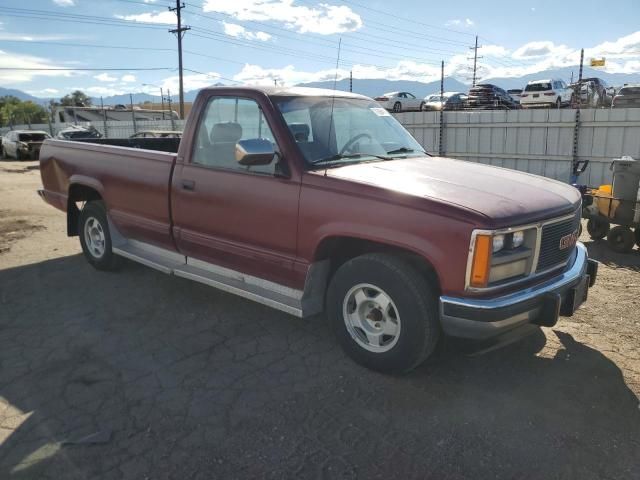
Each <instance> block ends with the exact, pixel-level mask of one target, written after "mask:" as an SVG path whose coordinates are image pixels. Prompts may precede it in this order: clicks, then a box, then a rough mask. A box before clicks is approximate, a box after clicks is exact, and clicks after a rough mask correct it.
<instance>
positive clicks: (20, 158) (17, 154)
mask: <svg viewBox="0 0 640 480" xmlns="http://www.w3.org/2000/svg"><path fill="white" fill-rule="evenodd" d="M16 160H19V161H22V154H21V153H20V150H18V149H17V148H16Z"/></svg>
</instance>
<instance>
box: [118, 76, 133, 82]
mask: <svg viewBox="0 0 640 480" xmlns="http://www.w3.org/2000/svg"><path fill="white" fill-rule="evenodd" d="M120 81H122V82H124V83H131V82H135V81H136V76H135V75H131V74H126V75H123V76H122V78H120Z"/></svg>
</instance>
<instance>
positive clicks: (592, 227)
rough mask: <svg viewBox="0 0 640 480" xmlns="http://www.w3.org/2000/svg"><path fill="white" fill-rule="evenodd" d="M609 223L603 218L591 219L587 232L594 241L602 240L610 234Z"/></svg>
mask: <svg viewBox="0 0 640 480" xmlns="http://www.w3.org/2000/svg"><path fill="white" fill-rule="evenodd" d="M609 228H610V225H609V222H607V221H606V220H603V219H601V218H597V217H596V218H590V219H589V221H588V222H587V232H589V236H590V237H591V239H592V240H602V239H603V238H604V237H606V236H607V234H608V233H609Z"/></svg>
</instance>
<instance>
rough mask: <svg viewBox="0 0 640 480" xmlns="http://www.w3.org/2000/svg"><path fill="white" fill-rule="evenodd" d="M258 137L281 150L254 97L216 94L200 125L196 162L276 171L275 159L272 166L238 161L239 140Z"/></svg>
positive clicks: (244, 169) (269, 172) (196, 144)
mask: <svg viewBox="0 0 640 480" xmlns="http://www.w3.org/2000/svg"><path fill="white" fill-rule="evenodd" d="M258 138H261V139H266V140H269V141H270V142H271V143H273V144H274V149H276V150H277V148H276V145H275V139H274V138H273V133H272V132H271V129H270V128H269V125H268V124H267V122H266V119H265V118H264V115H263V113H262V110H261V109H260V107H259V106H258V104H257V103H256V102H255V101H254V100H250V99H247V98H238V97H213V98H211V99H210V100H209V104H208V105H207V107H206V109H205V113H204V116H203V117H202V120H201V121H200V126H199V127H198V133H197V136H196V141H195V147H194V151H193V154H192V163H194V164H197V165H202V166H205V167H211V168H223V169H228V170H241V171H249V172H254V173H264V174H273V173H274V171H275V161H272V162H271V163H270V164H269V165H254V166H245V165H241V164H239V163H238V162H237V161H236V158H235V151H236V143H237V142H239V141H240V140H249V139H258ZM274 160H275V159H274Z"/></svg>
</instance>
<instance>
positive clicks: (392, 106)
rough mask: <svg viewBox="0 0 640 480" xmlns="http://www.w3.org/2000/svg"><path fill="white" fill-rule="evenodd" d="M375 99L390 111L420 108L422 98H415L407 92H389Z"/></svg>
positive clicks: (422, 103) (422, 102)
mask: <svg viewBox="0 0 640 480" xmlns="http://www.w3.org/2000/svg"><path fill="white" fill-rule="evenodd" d="M375 101H376V102H378V103H379V104H380V105H382V106H383V107H384V108H386V109H387V110H389V111H392V112H396V113H397V112H403V111H406V110H422V106H423V105H424V100H423V99H421V98H416V96H415V95H414V94H412V93H409V92H389V93H385V94H384V95H382V96H380V97H376V98H375Z"/></svg>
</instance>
